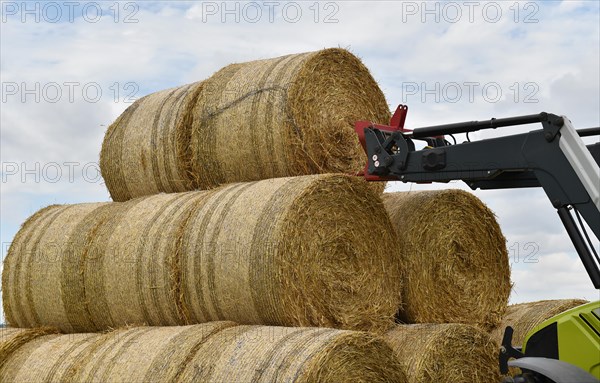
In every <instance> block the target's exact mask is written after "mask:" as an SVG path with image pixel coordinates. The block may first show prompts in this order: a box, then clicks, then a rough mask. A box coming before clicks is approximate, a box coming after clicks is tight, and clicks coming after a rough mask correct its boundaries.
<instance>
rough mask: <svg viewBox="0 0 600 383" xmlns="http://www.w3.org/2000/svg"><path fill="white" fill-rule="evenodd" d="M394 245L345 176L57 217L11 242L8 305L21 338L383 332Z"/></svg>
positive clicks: (367, 194)
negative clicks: (153, 331)
mask: <svg viewBox="0 0 600 383" xmlns="http://www.w3.org/2000/svg"><path fill="white" fill-rule="evenodd" d="M365 228H369V230H370V231H371V232H370V233H369V235H368V236H366V235H365ZM396 240H397V239H396V237H395V234H394V232H393V230H392V229H391V224H390V222H389V219H388V218H387V214H386V212H385V209H384V208H383V204H382V203H381V200H380V199H379V198H378V197H377V195H375V194H374V193H373V192H372V191H371V190H370V189H369V187H368V186H367V185H366V183H365V182H364V181H362V180H361V179H359V178H357V177H351V176H345V175H339V174H338V175H314V176H304V177H294V178H279V179H273V180H264V181H258V182H252V183H240V184H232V185H228V186H223V187H221V188H219V189H215V190H212V191H199V192H188V193H178V194H177V193H175V194H159V195H155V196H150V197H144V198H138V199H134V200H131V201H128V202H124V203H108V204H80V205H71V206H53V207H49V208H46V209H43V210H42V211H40V212H38V213H37V214H35V215H34V216H33V217H32V218H30V219H29V220H28V221H27V222H26V223H25V224H24V226H23V228H22V229H21V230H20V232H19V233H18V234H17V236H16V237H15V240H14V242H13V244H12V246H11V248H10V249H9V252H8V255H7V257H6V260H5V269H4V276H3V291H4V296H3V304H4V308H5V312H6V317H7V320H8V322H9V323H10V324H11V325H13V326H16V327H33V326H43V325H51V326H55V327H58V328H59V329H60V330H61V331H64V332H84V331H100V330H105V329H107V328H116V327H120V326H123V325H127V324H148V325H156V326H158V325H182V324H192V323H204V322H209V321H214V320H233V321H236V322H241V323H244V324H270V325H287V326H326V327H337V328H344V329H361V330H372V331H384V330H385V329H387V328H388V327H389V326H390V325H391V323H392V319H393V316H394V313H395V311H396V309H397V307H398V305H399V304H400V290H401V285H400V283H401V279H400V271H399V268H398V264H399V261H398V257H397V255H396V254H395V253H394V252H390V251H389V250H388V248H389V244H390V243H393V242H395V241H396ZM48 253H50V254H52V257H51V258H49V259H51V262H49V261H48V255H47V254H48Z"/></svg>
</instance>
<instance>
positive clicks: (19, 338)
mask: <svg viewBox="0 0 600 383" xmlns="http://www.w3.org/2000/svg"><path fill="white" fill-rule="evenodd" d="M57 332H58V330H56V329H54V328H52V327H40V328H33V329H21V328H11V327H8V328H5V327H3V328H0V369H2V367H3V366H4V364H5V363H6V361H7V360H8V357H9V356H10V355H11V354H12V353H13V352H15V351H16V350H18V349H19V348H20V347H21V346H23V345H24V344H26V343H28V342H30V341H32V340H33V339H35V338H38V337H40V336H44V335H47V334H54V333H57Z"/></svg>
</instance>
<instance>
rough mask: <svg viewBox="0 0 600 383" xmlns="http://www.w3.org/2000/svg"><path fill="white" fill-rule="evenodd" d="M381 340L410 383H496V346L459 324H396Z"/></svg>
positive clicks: (484, 333)
mask: <svg viewBox="0 0 600 383" xmlns="http://www.w3.org/2000/svg"><path fill="white" fill-rule="evenodd" d="M384 339H385V340H386V341H387V343H388V344H389V345H390V346H391V347H392V349H393V350H394V355H395V356H396V357H397V358H398V360H399V361H400V363H401V364H402V365H403V366H404V367H405V369H406V371H407V376H408V380H409V381H410V382H411V383H439V382H453V383H472V382H477V383H489V382H499V381H500V373H499V369H498V362H497V357H496V355H497V354H498V352H497V351H496V344H495V343H494V342H493V340H492V339H491V337H490V336H489V334H487V333H486V332H484V331H483V330H480V329H478V328H476V327H473V326H470V325H463V324H415V325H398V326H397V327H395V328H394V329H392V330H390V331H389V332H387V333H386V334H385V336H384Z"/></svg>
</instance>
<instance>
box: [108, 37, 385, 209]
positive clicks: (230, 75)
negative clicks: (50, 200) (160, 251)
mask: <svg viewBox="0 0 600 383" xmlns="http://www.w3.org/2000/svg"><path fill="white" fill-rule="evenodd" d="M389 118H390V114H389V109H388V105H387V103H386V101H385V97H384V95H383V93H382V92H381V90H380V89H379V87H378V86H377V83H376V82H375V80H374V79H373V77H372V76H371V74H370V73H369V71H368V69H367V68H366V67H365V66H364V65H363V64H362V63H361V61H360V60H359V59H358V58H357V57H355V56H354V55H352V54H351V53H349V52H348V51H346V50H344V49H337V48H336V49H325V50H322V51H318V52H309V53H301V54H294V55H289V56H283V57H278V58H273V59H267V60H258V61H252V62H248V63H242V64H232V65H229V66H227V67H225V68H223V69H221V70H220V71H218V72H217V73H215V74H214V75H213V76H212V77H210V78H209V79H208V80H206V81H204V82H201V83H195V84H192V85H186V86H183V87H179V88H175V89H170V90H166V91H162V92H158V93H154V94H151V95H149V96H146V97H144V98H142V99H140V100H138V101H137V102H136V103H134V104H133V105H132V106H131V107H129V108H128V109H127V110H126V111H125V112H124V113H123V115H121V117H119V118H118V119H117V121H116V122H115V123H113V124H112V125H111V126H110V127H109V129H108V131H107V133H106V136H105V139H104V143H103V146H102V153H101V161H100V167H101V170H102V175H103V177H104V179H105V181H106V185H107V187H108V189H109V191H110V194H111V196H112V198H113V200H115V201H124V200H127V199H130V198H133V197H138V196H144V195H148V194H155V193H157V192H161V191H162V192H174V191H185V190H194V189H209V188H212V187H215V186H218V185H221V184H226V183H232V182H243V181H254V180H260V179H268V178H276V177H286V176H296V175H307V174H317V173H335V172H342V173H352V174H354V173H356V172H358V171H360V170H362V169H363V167H364V164H365V162H366V155H365V154H364V151H363V149H362V147H361V146H360V144H359V142H358V137H357V135H356V133H355V132H354V123H355V121H357V120H371V121H373V122H377V123H387V122H388V121H389ZM373 187H374V188H375V189H376V190H378V191H383V187H384V184H383V183H376V184H374V186H373Z"/></svg>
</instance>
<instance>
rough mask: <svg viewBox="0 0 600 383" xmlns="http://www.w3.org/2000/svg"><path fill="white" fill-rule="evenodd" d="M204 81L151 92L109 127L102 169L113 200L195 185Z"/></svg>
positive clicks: (102, 158)
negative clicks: (195, 113) (195, 115)
mask: <svg viewBox="0 0 600 383" xmlns="http://www.w3.org/2000/svg"><path fill="white" fill-rule="evenodd" d="M201 89H202V83H201V82H197V83H194V84H189V85H185V86H181V87H179V88H173V89H167V90H163V91H160V92H156V93H152V94H150V95H148V96H146V97H143V98H141V99H139V100H137V101H136V102H135V103H133V104H132V105H131V106H130V107H129V108H127V109H126V110H125V112H123V114H121V116H119V118H117V120H116V121H115V122H114V123H113V124H112V125H111V126H109V128H108V130H107V131H106V135H105V137H104V143H103V145H102V151H101V153H100V169H101V172H102V176H103V177H104V181H105V183H106V187H107V188H108V190H109V191H110V195H111V197H112V198H113V200H114V201H126V200H128V199H131V198H134V197H138V196H144V195H150V194H157V193H160V192H166V193H172V192H180V191H187V190H193V189H195V188H196V184H195V183H194V180H193V177H192V173H191V169H190V165H191V163H190V160H191V152H190V149H191V147H190V140H191V136H190V134H191V123H192V122H191V117H192V115H191V113H190V111H191V109H192V108H193V107H194V105H195V103H196V102H197V100H198V97H199V95H200V91H201Z"/></svg>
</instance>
